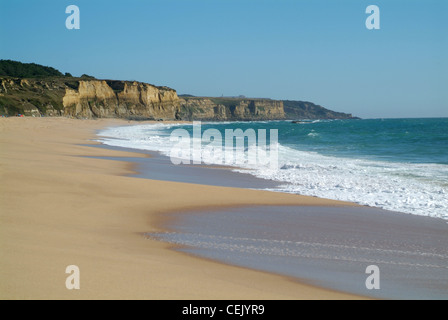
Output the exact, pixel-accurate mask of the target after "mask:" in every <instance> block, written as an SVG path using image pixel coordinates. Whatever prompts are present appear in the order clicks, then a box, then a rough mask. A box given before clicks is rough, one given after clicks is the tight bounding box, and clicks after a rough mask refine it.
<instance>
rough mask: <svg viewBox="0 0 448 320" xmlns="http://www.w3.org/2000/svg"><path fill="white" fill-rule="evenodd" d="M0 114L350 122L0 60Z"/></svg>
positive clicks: (306, 105)
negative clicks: (72, 74)
mask: <svg viewBox="0 0 448 320" xmlns="http://www.w3.org/2000/svg"><path fill="white" fill-rule="evenodd" d="M0 84H1V85H0V115H9V116H11V115H17V114H24V115H26V116H66V117H74V118H127V119H142V120H143V119H157V120H159V119H163V120H213V121H223V120H230V121H235V120H248V121H250V120H281V119H304V118H307V119H350V118H352V116H351V115H350V114H345V113H339V112H334V111H331V110H328V109H325V108H323V107H321V106H318V105H315V104H313V103H311V102H303V101H287V100H285V101H276V100H271V99H249V98H244V97H240V98H224V97H221V98H208V97H193V96H188V95H186V96H183V97H182V99H179V97H178V96H177V93H176V91H175V90H173V89H170V88H167V87H158V86H154V85H151V84H147V83H142V82H137V81H115V80H97V79H95V78H94V77H92V76H87V75H83V76H81V78H74V77H72V76H71V75H70V74H69V73H66V74H65V75H63V74H62V73H61V72H60V71H58V70H56V69H54V68H52V67H45V66H42V65H38V64H34V63H21V62H18V61H11V60H0Z"/></svg>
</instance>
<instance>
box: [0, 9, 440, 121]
mask: <svg viewBox="0 0 448 320" xmlns="http://www.w3.org/2000/svg"><path fill="white" fill-rule="evenodd" d="M69 5H77V6H78V8H79V10H80V29H79V30H76V29H72V30H69V29H67V28H66V23H65V22H66V19H67V17H68V16H69V14H67V13H65V10H66V7H67V6H69ZM368 5H376V6H378V8H379V10H380V29H379V30H375V29H374V30H369V29H367V28H366V24H365V22H366V19H367V18H368V16H369V15H370V14H366V8H367V6H368ZM447 14H448V1H446V0H384V1H380V0H369V1H364V0H338V1H334V0H327V1H323V0H127V1H115V0H108V1H103V0H85V1H83V0H69V1H66V0H53V1H49V0H39V1H29V0H14V1H6V0H0V59H11V60H17V61H21V62H34V63H39V64H43V65H47V66H52V67H54V68H56V69H58V70H60V71H61V72H70V73H71V74H72V75H74V76H80V75H81V74H89V75H93V76H95V77H97V78H100V79H117V80H137V81H142V82H148V83H152V84H155V85H161V86H162V85H164V86H168V87H171V88H174V89H176V90H177V92H178V94H192V95H197V96H221V95H224V96H238V95H245V96H247V97H260V98H272V99H282V100H283V99H289V100H304V101H311V102H314V103H316V104H320V105H322V106H324V107H326V108H329V109H332V110H335V111H340V112H347V113H352V114H353V115H355V116H359V117H362V118H406V117H448V23H447V22H446V16H447Z"/></svg>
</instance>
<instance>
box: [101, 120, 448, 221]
mask: <svg viewBox="0 0 448 320" xmlns="http://www.w3.org/2000/svg"><path fill="white" fill-rule="evenodd" d="M197 128H198V124H197V123H196V130H198V129H197ZM176 129H180V130H181V131H182V132H184V133H188V134H189V135H190V136H191V140H190V142H189V144H188V142H187V144H183V145H182V146H184V147H186V146H188V145H189V146H190V149H191V150H193V149H194V144H195V143H198V141H195V139H196V138H197V135H196V136H195V135H194V130H195V127H194V126H193V124H185V123H175V124H165V123H162V122H161V123H156V124H138V125H130V126H121V127H111V128H106V129H104V130H102V131H101V132H99V136H100V137H99V141H101V142H102V143H104V144H106V145H110V146H115V147H125V148H133V149H140V150H151V151H157V152H160V153H161V154H163V155H166V156H172V155H173V148H176V147H177V148H179V145H180V144H179V141H180V140H176V139H173V132H179V130H177V131H175V130H176ZM209 129H213V130H215V131H214V132H216V130H217V131H219V132H220V134H221V136H222V137H224V136H225V134H226V130H229V129H231V130H233V131H234V132H235V130H237V129H241V130H242V131H243V132H247V130H252V129H253V130H254V131H255V132H256V133H258V136H257V140H256V142H255V143H256V144H257V143H260V144H261V142H263V139H261V136H260V134H259V133H260V132H261V131H259V130H265V131H266V132H267V139H266V140H267V141H266V145H267V147H266V149H267V151H270V150H269V147H271V148H272V145H271V144H270V142H271V141H270V138H271V135H270V133H271V132H273V131H272V130H276V132H277V133H278V138H277V141H278V144H276V147H277V150H278V163H277V165H276V167H272V166H266V165H258V164H257V163H255V164H254V163H252V162H250V161H249V157H246V158H244V157H243V158H242V159H239V160H240V161H235V162H233V163H228V162H227V163H223V160H222V159H220V158H219V157H216V156H215V155H216V154H215V153H212V152H205V151H204V152H203V153H202V157H201V159H202V160H203V161H204V162H205V163H207V164H218V165H220V164H225V165H230V166H234V169H233V170H234V171H236V172H241V173H246V174H251V175H253V176H256V177H258V178H262V179H266V180H271V181H275V182H277V183H278V185H277V186H276V187H275V188H270V189H269V190H272V191H277V192H286V193H294V194H301V195H309V196H316V197H321V198H327V199H334V200H342V201H349V202H355V203H358V204H361V205H366V206H370V207H377V208H382V209H386V210H390V211H395V212H401V213H407V214H413V215H420V216H427V217H433V218H441V219H445V220H448V118H421V119H416V118H413V119H359V120H358V119H356V120H355V119H350V120H303V121H297V122H295V123H294V122H292V121H250V122H202V123H200V129H199V130H200V132H201V134H203V133H204V132H206V131H207V130H209ZM209 132H210V130H209ZM272 137H273V136H272ZM196 140H197V139H196ZM211 141H212V140H210V139H209V140H207V141H199V144H200V145H202V147H203V148H205V147H206V146H207V145H209V144H210V142H211ZM184 142H185V141H184ZM213 142H214V143H215V146H216V143H220V142H219V141H213ZM245 143H246V148H245V149H244V150H245V151H248V150H249V148H250V143H251V142H250V141H249V139H247V140H246V141H245ZM196 145H197V144H196ZM237 147H238V146H237V144H236V143H235V146H234V148H237ZM186 148H188V147H186ZM222 148H223V150H224V151H225V150H226V148H227V149H228V148H229V145H227V146H226V145H225V142H224V141H223V142H222ZM230 148H232V146H230ZM205 149H206V148H205ZM182 155H185V153H181V154H180V155H179V157H180V158H182ZM189 155H191V154H189ZM185 159H192V158H191V157H190V158H188V156H187V157H186V158H185ZM185 159H184V160H185ZM235 159H237V157H235Z"/></svg>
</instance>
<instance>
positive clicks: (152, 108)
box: [62, 80, 179, 120]
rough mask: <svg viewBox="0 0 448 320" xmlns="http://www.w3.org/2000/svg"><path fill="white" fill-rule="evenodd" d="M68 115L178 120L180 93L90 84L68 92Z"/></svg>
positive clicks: (143, 85)
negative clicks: (178, 95) (178, 94)
mask: <svg viewBox="0 0 448 320" xmlns="http://www.w3.org/2000/svg"><path fill="white" fill-rule="evenodd" d="M62 103H63V106H64V115H65V116H71V117H78V118H79V117H82V118H94V117H97V118H132V117H134V118H144V119H166V120H175V119H176V115H177V113H178V111H179V98H178V97H177V93H176V91H174V90H173V89H170V88H166V87H155V86H153V85H150V84H147V83H141V82H135V81H134V82H128V81H107V80H89V81H79V86H78V87H77V88H66V92H65V95H64V97H63V99H62Z"/></svg>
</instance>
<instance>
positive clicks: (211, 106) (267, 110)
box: [179, 98, 285, 121]
mask: <svg viewBox="0 0 448 320" xmlns="http://www.w3.org/2000/svg"><path fill="white" fill-rule="evenodd" d="M180 104H181V110H180V114H179V117H180V118H182V119H185V120H215V121H223V120H230V121H231V120H243V121H244V120H248V121H249V120H251V121H253V120H280V119H284V118H285V112H284V110H283V102H282V101H276V100H269V99H239V98H188V99H181V100H180Z"/></svg>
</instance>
